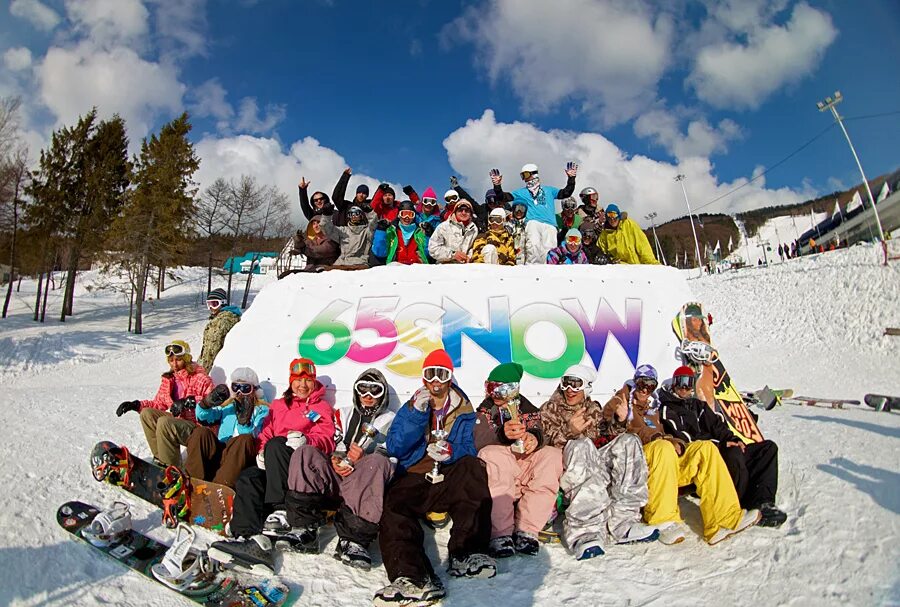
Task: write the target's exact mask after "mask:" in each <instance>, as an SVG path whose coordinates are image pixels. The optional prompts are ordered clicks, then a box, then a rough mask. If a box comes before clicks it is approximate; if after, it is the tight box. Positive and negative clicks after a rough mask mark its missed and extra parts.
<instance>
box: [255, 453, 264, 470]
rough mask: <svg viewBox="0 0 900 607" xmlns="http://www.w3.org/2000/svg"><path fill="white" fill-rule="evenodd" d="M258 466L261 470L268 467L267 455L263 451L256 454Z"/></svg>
mask: <svg viewBox="0 0 900 607" xmlns="http://www.w3.org/2000/svg"><path fill="white" fill-rule="evenodd" d="M256 467H257V468H259V469H260V470H265V469H266V456H265V454H264V453H263V452H262V451H260V452H259V453H257V454H256Z"/></svg>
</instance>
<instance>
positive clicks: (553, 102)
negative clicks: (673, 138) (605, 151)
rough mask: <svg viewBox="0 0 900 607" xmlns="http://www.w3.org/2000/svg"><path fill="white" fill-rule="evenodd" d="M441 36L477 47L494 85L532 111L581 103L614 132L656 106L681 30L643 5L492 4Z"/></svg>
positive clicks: (578, 0) (582, 0)
mask: <svg viewBox="0 0 900 607" xmlns="http://www.w3.org/2000/svg"><path fill="white" fill-rule="evenodd" d="M441 35H442V40H443V42H444V43H445V44H450V45H452V44H454V43H455V42H456V41H462V42H467V43H472V44H473V45H474V47H475V51H476V54H475V59H476V63H477V64H478V65H479V66H481V67H483V68H484V69H485V70H486V71H487V74H488V76H489V77H490V79H491V81H492V82H493V83H494V84H496V85H505V84H506V83H507V82H508V83H509V84H510V85H511V86H512V88H513V91H514V92H515V94H516V95H517V97H518V98H519V99H520V101H521V103H522V106H523V107H524V108H525V109H526V110H527V111H549V110H551V109H554V108H555V107H556V106H558V105H559V104H560V103H562V102H564V101H568V100H573V101H576V102H577V103H579V104H580V105H581V107H582V109H583V110H584V111H588V112H594V111H599V114H600V117H601V119H602V120H603V122H604V123H605V124H614V123H617V122H621V121H624V120H628V119H630V118H632V117H634V116H635V115H636V114H638V113H639V112H641V111H642V110H643V109H644V108H645V107H647V106H648V105H649V104H652V102H653V101H654V100H655V98H656V86H657V83H658V82H659V79H660V78H661V76H662V75H663V73H664V72H665V71H666V69H667V67H668V66H669V64H670V60H671V55H670V47H671V46H672V41H673V38H674V25H673V23H672V20H671V18H670V16H669V15H668V14H667V13H665V12H663V11H660V10H656V11H651V10H649V9H647V8H645V7H644V6H643V4H640V3H620V2H611V1H608V2H596V1H592V0H558V1H557V2H546V1H545V0H485V2H483V3H482V4H480V5H477V6H473V7H470V8H468V9H467V10H466V11H465V12H464V13H463V15H462V16H460V17H458V18H457V19H455V20H454V21H453V22H451V23H450V24H448V25H447V26H445V27H444V29H443V31H442V33H441Z"/></svg>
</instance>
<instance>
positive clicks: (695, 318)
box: [672, 302, 763, 443]
mask: <svg viewBox="0 0 900 607" xmlns="http://www.w3.org/2000/svg"><path fill="white" fill-rule="evenodd" d="M672 330H673V331H674V332H675V335H676V336H678V339H679V341H680V342H681V347H680V351H681V357H682V361H683V362H684V364H686V365H688V366H689V367H691V368H692V369H694V372H695V373H697V374H698V376H697V398H699V399H700V400H702V401H705V402H706V404H707V405H709V407H710V408H711V409H712V410H713V411H715V412H716V413H720V414H721V415H722V416H723V417H724V418H725V421H726V422H727V423H728V426H729V427H730V428H731V430H732V432H734V433H735V434H736V435H737V436H738V437H739V438H741V440H743V441H744V442H745V443H758V442H760V441H762V440H763V435H762V432H760V430H759V426H757V425H756V419H754V417H753V415H751V414H750V411H749V409H747V405H746V404H745V403H744V398H743V397H742V396H741V393H740V391H738V389H737V388H736V387H735V386H734V383H733V382H732V381H731V376H730V375H729V374H728V371H727V370H726V369H725V364H724V363H723V362H722V359H721V358H720V357H719V353H718V351H717V350H716V349H715V347H714V346H713V343H712V338H711V337H710V333H709V323H708V322H707V316H706V313H705V312H704V310H703V304H701V303H699V302H688V303H686V304H684V305H683V306H682V307H681V311H680V312H678V314H677V315H676V316H675V318H674V319H673V320H672Z"/></svg>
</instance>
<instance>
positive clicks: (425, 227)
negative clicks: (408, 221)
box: [419, 221, 434, 238]
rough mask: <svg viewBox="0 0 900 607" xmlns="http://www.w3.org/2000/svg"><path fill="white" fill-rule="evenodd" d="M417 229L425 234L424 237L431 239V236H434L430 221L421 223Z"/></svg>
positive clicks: (432, 225)
mask: <svg viewBox="0 0 900 607" xmlns="http://www.w3.org/2000/svg"><path fill="white" fill-rule="evenodd" d="M419 227H420V228H421V229H422V232H424V233H425V236H427V237H428V238H431V235H432V234H434V224H433V223H431V222H430V221H423V222H422V223H420V224H419Z"/></svg>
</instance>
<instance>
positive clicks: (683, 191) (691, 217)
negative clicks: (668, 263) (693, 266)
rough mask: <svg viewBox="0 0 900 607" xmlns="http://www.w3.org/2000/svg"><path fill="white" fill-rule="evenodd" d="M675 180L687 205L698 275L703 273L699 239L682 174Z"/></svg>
mask: <svg viewBox="0 0 900 607" xmlns="http://www.w3.org/2000/svg"><path fill="white" fill-rule="evenodd" d="M675 181H677V182H678V183H680V184H681V193H682V194H684V204H686V205H687V210H688V219H690V220H691V232H693V234H694V251H695V252H696V253H697V267H698V268H700V275H701V276H702V275H703V266H701V265H700V241H699V240H697V229H696V228H695V227H694V215H693V213H692V212H691V203H690V202H689V201H688V195H687V190H685V189H684V175H676V176H675Z"/></svg>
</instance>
